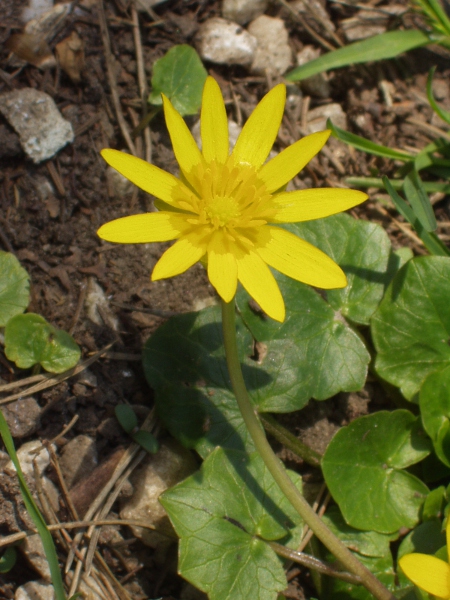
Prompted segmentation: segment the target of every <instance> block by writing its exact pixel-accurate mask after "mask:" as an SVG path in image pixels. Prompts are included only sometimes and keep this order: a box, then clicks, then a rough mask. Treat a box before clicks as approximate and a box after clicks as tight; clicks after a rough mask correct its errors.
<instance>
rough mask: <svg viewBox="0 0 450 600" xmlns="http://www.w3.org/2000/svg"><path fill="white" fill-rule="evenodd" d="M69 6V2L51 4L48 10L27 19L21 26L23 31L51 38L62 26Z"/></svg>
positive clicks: (47, 38)
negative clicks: (23, 25)
mask: <svg viewBox="0 0 450 600" xmlns="http://www.w3.org/2000/svg"><path fill="white" fill-rule="evenodd" d="M52 4H53V3H52ZM71 8H72V3H71V2H61V3H60V4H56V5H55V6H51V7H50V8H49V10H46V11H45V12H43V13H41V14H39V15H37V16H36V17H35V18H33V19H31V20H30V21H28V23H27V24H26V25H25V27H24V28H23V30H24V33H30V34H32V35H37V36H39V37H43V38H45V39H46V40H47V41H49V40H51V39H52V38H54V37H55V35H56V34H57V33H58V31H59V30H60V29H61V28H62V27H63V25H64V22H65V20H66V18H67V16H68V15H69V12H70V9H71Z"/></svg>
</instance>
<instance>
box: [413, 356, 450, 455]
mask: <svg viewBox="0 0 450 600" xmlns="http://www.w3.org/2000/svg"><path fill="white" fill-rule="evenodd" d="M419 404H420V412H421V415H422V422H423V427H424V429H425V431H426V432H427V433H428V435H429V436H430V438H431V441H432V442H433V446H434V450H435V452H436V454H437V456H438V458H439V459H440V460H441V461H442V462H443V463H444V465H446V466H447V467H450V365H449V366H448V367H446V368H445V369H442V370H440V371H436V372H435V373H431V374H430V375H428V377H427V378H426V379H425V381H424V382H423V385H422V387H421V389H420V393H419Z"/></svg>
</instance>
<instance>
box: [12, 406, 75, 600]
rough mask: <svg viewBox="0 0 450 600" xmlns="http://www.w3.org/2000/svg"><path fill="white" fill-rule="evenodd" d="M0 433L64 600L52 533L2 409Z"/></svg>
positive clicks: (59, 599)
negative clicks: (26, 479)
mask: <svg viewBox="0 0 450 600" xmlns="http://www.w3.org/2000/svg"><path fill="white" fill-rule="evenodd" d="M0 435H1V436H2V439H3V443H4V444H5V448H6V451H7V452H8V454H9V457H10V458H11V460H12V463H13V465H14V467H15V469H16V471H17V477H18V479H19V486H20V492H21V494H22V498H23V501H24V504H25V507H26V509H27V511H28V513H29V515H30V517H31V519H32V520H33V523H34V525H35V527H36V529H37V531H38V533H39V536H40V538H41V540H42V544H43V546H44V551H45V556H46V558H47V561H48V566H49V568H50V574H51V577H52V584H53V588H54V590H55V598H56V600H66V594H65V592H64V584H63V580H62V577H61V571H60V568H59V562H58V555H57V554H56V548H55V544H54V542H53V538H52V535H51V533H50V531H49V530H48V529H47V524H46V522H45V521H44V517H43V516H42V514H41V512H40V510H39V509H38V507H37V505H36V503H35V501H34V498H33V496H32V495H31V493H30V490H29V489H28V486H27V484H26V482H25V478H24V476H23V472H22V469H21V466H20V463H19V460H18V458H17V454H16V449H15V447H14V442H13V439H12V437H11V433H10V431H9V428H8V424H7V423H6V421H5V417H4V416H3V413H2V411H1V410H0Z"/></svg>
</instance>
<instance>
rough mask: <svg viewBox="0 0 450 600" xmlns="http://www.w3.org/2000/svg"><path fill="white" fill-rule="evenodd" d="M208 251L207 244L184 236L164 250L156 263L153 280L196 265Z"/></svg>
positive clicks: (176, 273) (178, 272) (179, 272)
mask: <svg viewBox="0 0 450 600" xmlns="http://www.w3.org/2000/svg"><path fill="white" fill-rule="evenodd" d="M205 252H206V244H199V243H197V240H196V239H194V241H193V239H192V238H191V237H189V236H184V237H182V238H181V239H179V240H178V241H176V242H175V244H174V245H173V246H171V247H170V248H169V249H168V250H166V251H165V252H164V254H163V255H162V256H161V258H160V259H159V261H158V262H157V263H156V265H155V268H154V269H153V273H152V281H157V280H158V279H167V278H168V277H175V275H180V274H181V273H184V272H185V271H187V270H188V269H189V268H190V267H192V265H195V263H196V262H198V261H199V260H200V259H201V258H202V256H203V255H204V254H205Z"/></svg>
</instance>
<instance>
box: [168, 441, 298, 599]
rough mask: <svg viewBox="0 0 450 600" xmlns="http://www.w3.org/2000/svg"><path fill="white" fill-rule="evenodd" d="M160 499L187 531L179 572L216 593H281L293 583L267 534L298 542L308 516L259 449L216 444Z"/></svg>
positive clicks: (211, 594)
mask: <svg viewBox="0 0 450 600" xmlns="http://www.w3.org/2000/svg"><path fill="white" fill-rule="evenodd" d="M290 477H291V479H292V480H293V482H294V483H295V485H296V486H297V487H298V488H299V489H301V480H300V477H299V476H298V475H296V474H294V473H290ZM160 501H161V503H162V505H163V506H164V508H165V509H166V510H167V512H168V514H169V517H170V519H171V521H172V524H173V526H174V528H175V530H176V532H177V534H178V535H179V537H180V548H179V565H178V569H179V572H180V574H181V575H182V576H183V577H184V578H185V579H187V580H188V581H190V582H191V583H192V584H194V585H195V586H196V587H197V588H199V589H200V590H202V591H204V592H206V593H207V594H208V596H209V598H210V600H226V599H231V598H233V600H248V599H249V598H258V600H275V599H276V598H277V594H278V592H281V591H282V590H283V589H284V588H285V587H286V577H285V575H284V572H283V568H282V563H281V561H280V559H279V558H278V557H277V556H276V554H275V553H274V551H273V550H272V549H271V548H270V546H269V545H268V544H267V543H266V541H265V540H268V541H269V540H270V541H272V540H280V542H281V543H283V542H284V543H285V544H286V545H288V546H290V547H295V546H296V545H297V544H298V543H299V540H300V536H301V522H300V520H299V517H298V515H297V513H296V512H295V511H294V509H293V508H292V507H291V505H290V503H289V502H288V501H287V500H286V498H285V496H284V495H283V494H282V493H281V491H280V489H279V488H278V486H277V485H276V483H275V481H274V480H273V478H272V476H271V475H270V473H269V472H268V471H267V469H266V467H265V465H264V463H263V461H262V459H261V458H260V456H259V455H258V454H256V453H253V454H252V455H250V456H248V455H247V454H245V453H243V452H240V451H237V450H227V451H225V450H223V449H222V448H217V449H216V450H214V451H213V452H212V453H211V454H210V455H209V456H208V458H207V459H206V460H205V462H204V463H203V465H202V468H201V470H200V471H199V472H198V473H195V474H194V475H192V476H191V477H189V478H188V479H186V480H185V481H183V482H182V483H180V484H179V485H177V486H175V487H174V488H172V489H170V490H169V491H167V492H165V493H164V494H163V495H162V496H161V498H160Z"/></svg>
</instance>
